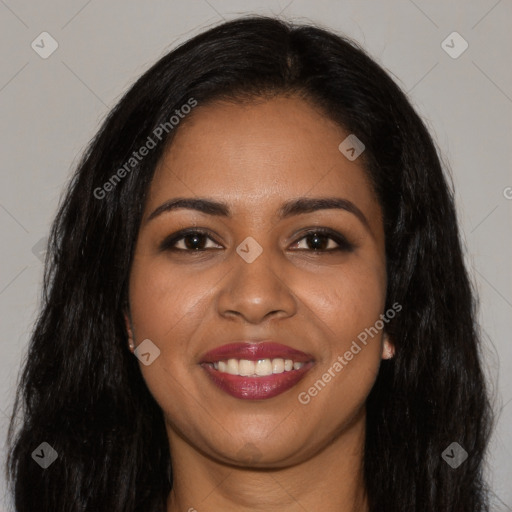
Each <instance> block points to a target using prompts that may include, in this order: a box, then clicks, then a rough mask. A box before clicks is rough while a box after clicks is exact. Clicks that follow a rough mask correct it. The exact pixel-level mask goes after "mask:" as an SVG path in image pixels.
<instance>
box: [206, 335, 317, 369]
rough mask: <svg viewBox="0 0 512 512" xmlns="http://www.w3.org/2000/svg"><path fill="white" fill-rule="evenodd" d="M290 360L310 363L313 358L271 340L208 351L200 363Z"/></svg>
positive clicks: (238, 343)
mask: <svg viewBox="0 0 512 512" xmlns="http://www.w3.org/2000/svg"><path fill="white" fill-rule="evenodd" d="M274 358H282V359H292V360H293V361H295V362H307V361H312V360H313V356H312V355H311V354H306V353H305V352H302V351H301V350H297V349H294V348H291V347H289V346H288V345H283V344H281V343H277V342H275V341H272V340H265V341H258V342H254V341H237V342H233V343H228V344H227V345H222V346H220V347H216V348H214V349H212V350H209V351H208V352H206V354H204V355H203V356H202V357H201V360H200V363H215V362H217V361H225V360H227V359H248V360H249V361H257V360H258V359H274Z"/></svg>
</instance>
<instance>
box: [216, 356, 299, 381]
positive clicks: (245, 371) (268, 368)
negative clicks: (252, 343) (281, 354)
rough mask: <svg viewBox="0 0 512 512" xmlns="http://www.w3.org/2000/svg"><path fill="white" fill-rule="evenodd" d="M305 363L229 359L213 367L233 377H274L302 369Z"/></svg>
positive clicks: (278, 359) (277, 360)
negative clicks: (274, 375)
mask: <svg viewBox="0 0 512 512" xmlns="http://www.w3.org/2000/svg"><path fill="white" fill-rule="evenodd" d="M303 366H304V363H299V362H296V361H293V360H291V359H281V358H276V359H259V360H258V361H249V360H248V359H228V360H227V361H217V362H215V363H213V367H214V368H215V369H216V370H218V371H219V372H223V373H229V374H231V375H241V376H242V377H254V376H260V377H261V376H265V375H272V374H273V373H283V372H289V371H291V370H298V369H299V368H302V367H303Z"/></svg>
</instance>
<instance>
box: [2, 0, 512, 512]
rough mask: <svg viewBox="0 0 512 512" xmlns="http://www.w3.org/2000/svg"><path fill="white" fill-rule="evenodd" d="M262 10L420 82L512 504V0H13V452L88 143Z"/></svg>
mask: <svg viewBox="0 0 512 512" xmlns="http://www.w3.org/2000/svg"><path fill="white" fill-rule="evenodd" d="M251 12H252V13H264V14H274V15H277V14H279V15H281V16H282V17H285V18H288V19H292V20H296V21H304V22H307V21H311V22H315V23H318V24H321V25H323V26H325V27H327V28H330V29H333V30H335V31H338V32H340V33H344V34H346V35H348V36H350V37H352V38H354V39H355V40H357V41H359V42H360V43H362V44H363V45H364V47H365V48H367V50H368V51H369V52H370V53H371V55H373V56H374V58H375V59H376V60H377V61H378V62H379V63H380V64H381V65H383V66H384V67H385V68H386V69H387V70H388V71H389V72H390V73H391V74H392V76H393V77H394V78H395V80H396V81H397V82H398V83H399V84H400V86H401V87H402V88H403V89H404V90H405V91H407V92H408V93H409V97H410V99H411V101H412V102H413V104H414V105H415V106H416V108H417V109H418V110H419V112H420V113H421V115H422V116H423V118H424V119H425V120H426V122H427V125H428V127H429V128H430V130H431V132H432V134H433V135H434V137H435V139H436V141H437V143H438V146H439V150H440V152H441V154H442V155H443V158H444V161H445V162H446V163H447V164H448V165H449V166H450V167H451V169H452V173H453V179H454V182H455V187H456V197H457V207H458V211H459V215H460V222H461V228H462V232H463V233H462V234H463V238H464V240H465V243H466V246H467V253H466V257H467V263H468V266H469V267H470V269H471V274H472V276H473V281H474V283H475V287H476V289H477V290H478V292H479V295H480V301H481V305H480V311H479V315H480V321H481V325H482V330H483V334H484V339H485V357H486V365H487V368H488V374H489V379H490V381H491V386H492V390H493V393H494V396H495V404H496V411H497V414H498V423H497V428H496V431H495V434H494V436H493V438H492V440H491V452H490V457H489V461H488V468H489V478H490V481H491V482H492V488H493V491H494V493H495V505H494V507H493V510H499V511H505V510H512V486H510V482H511V481H512V467H511V466H512V464H511V456H512V389H511V387H512V386H511V378H512V377H511V375H512V343H510V335H509V332H510V329H511V328H512V324H511V317H512V315H511V313H512V272H511V269H512V267H511V265H510V262H511V261H512V257H511V256H512V237H511V233H512V231H511V218H512V215H511V212H512V188H511V187H512V173H511V171H510V169H511V166H510V164H511V160H512V159H511V156H512V149H511V146H512V139H511V132H512V130H511V128H512V116H511V113H512V67H511V66H510V53H511V49H512V35H511V33H512V30H511V28H510V27H511V22H512V2H511V0H499V1H497V0H478V1H473V2H468V1H462V0H459V1H452V2H444V1H441V0H436V1H430V2H427V1H423V0H414V1H412V0H386V1H382V2H377V1H342V2H340V1H334V0H331V1H328V0H323V1H318V0H317V1H311V0H310V1H306V0H283V1H266V2H265V1H262V0H251V1H245V2H242V1H235V0H194V1H188V2H186V1H184V0H176V1H166V2H165V1H161V0H160V1H151V2H142V1H138V2H137V1H135V0H129V1H121V0H115V1H113V0H108V1H103V2H100V1H99V0H89V1H87V0H73V1H69V0H67V1H64V0H54V1H45V2H22V1H18V0H0V34H1V36H0V37H1V42H2V44H1V47H0V53H1V55H2V66H1V69H0V116H1V123H0V130H1V133H0V140H1V142H2V162H1V169H2V170H1V174H0V184H1V186H0V232H1V238H2V242H1V245H0V253H1V262H2V265H1V270H0V318H1V329H2V339H1V351H0V353H1V358H0V389H1V395H0V435H1V438H2V444H3V451H2V460H4V458H5V442H4V440H5V433H6V426H7V416H8V414H9V413H10V408H11V406H12V403H13V396H14V389H15V385H16V379H17V375H18V371H19V367H20V361H21V358H22V357H23V355H24V354H25V351H26V348H27V342H28V338H29V335H30V331H31V328H32V322H33V321H34V319H35V316H36V312H37V306H38V300H39V295H40V285H41V278H42V263H41V261H40V251H38V247H40V246H41V245H44V240H43V242H41V240H42V239H44V237H45V236H46V235H47V233H48V229H49V225H50V222H51V220H52V218H53V216H54V214H55V211H56V206H57V202H58V199H59V197H60V194H61V193H62V191H63V188H64V186H65V184H66V182H67V180H68V179H69V177H70V173H71V170H72V169H73V167H74V166H75V165H76V163H77V161H78V157H79V155H80V153H81V152H82V151H83V149H84V148H85V145H86V144H87V142H88V141H89V139H90V138H91V137H92V136H93V134H94V133H95V132H96V130H97V129H98V127H99V124H100V122H101V121H102V120H103V119H104V117H105V116H106V114H107V112H108V111H109V109H110V108H111V107H113V105H114V104H115V103H116V102H117V100H118V99H119V98H120V96H121V94H122V93H123V92H124V91H125V90H126V89H127V88H128V87H129V86H130V84H131V83H132V82H133V81H134V80H135V79H136V78H137V77H138V76H140V74H142V73H143V72H144V71H145V70H146V69H147V68H148V67H149V66H150V65H151V64H152V63H153V62H155V61H156V60H157V59H158V58H159V57H160V56H162V55H163V54H164V53H166V52H167V51H168V50H169V49H171V48H172V47H174V46H175V45H176V44H177V43H179V42H182V41H184V40H186V39H188V38H189V37H191V36H192V35H195V34H196V33H198V32H200V31H202V30H203V29H205V28H207V27H210V26H213V25H215V24H217V23H218V22H220V21H222V19H231V18H233V17H236V16H237V15H240V14H248V13H251ZM44 31H46V32H48V33H50V34H51V36H52V37H53V38H54V39H55V40H56V41H57V42H58V45H59V46H58V49H57V50H56V51H55V52H54V53H53V54H52V55H51V56H50V57H48V58H47V59H43V58H41V57H40V56H39V55H38V54H37V53H36V52H35V51H34V50H33V49H32V47H31V43H32V41H34V40H36V42H37V41H40V39H39V38H38V36H39V35H40V34H41V33H42V32H44ZM453 31H457V32H458V33H459V34H460V35H461V36H462V37H463V38H464V39H465V40H466V41H467V43H468V45H469V47H468V48H467V50H466V51H465V52H464V53H462V54H461V55H460V56H459V57H458V58H452V57H451V56H450V55H448V53H446V52H445V50H444V49H443V48H442V46H441V43H442V41H443V40H445V39H446V38H447V36H448V35H449V34H451V33H452V32H453ZM39 44H41V43H39ZM448 44H450V45H451V46H454V50H458V49H459V48H461V46H460V44H459V42H456V41H455V42H454V43H451V42H450V39H448ZM46 48H48V46H47V45H46ZM452 51H453V50H452ZM507 55H508V57H507ZM507 196H508V198H507ZM38 244H39V245H38ZM34 246H35V249H34ZM461 421H464V418H461ZM39 442H40V440H34V448H35V447H36V446H37V445H38V444H39ZM470 456H471V454H470ZM4 491H5V483H4V481H3V480H2V481H1V482H0V492H1V493H2V495H4V494H5V492H4ZM2 507H3V508H2ZM1 510H9V505H8V500H7V499H4V501H3V504H2V503H0V511H1Z"/></svg>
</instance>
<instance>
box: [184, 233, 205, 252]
mask: <svg viewBox="0 0 512 512" xmlns="http://www.w3.org/2000/svg"><path fill="white" fill-rule="evenodd" d="M202 236H203V235H187V236H186V237H185V245H186V247H187V249H196V250H199V249H200V247H197V246H196V245H197V244H199V245H200V246H202V244H201V243H200V242H199V241H200V239H201V238H202ZM191 239H192V240H193V242H191V243H189V241H190V240H191Z"/></svg>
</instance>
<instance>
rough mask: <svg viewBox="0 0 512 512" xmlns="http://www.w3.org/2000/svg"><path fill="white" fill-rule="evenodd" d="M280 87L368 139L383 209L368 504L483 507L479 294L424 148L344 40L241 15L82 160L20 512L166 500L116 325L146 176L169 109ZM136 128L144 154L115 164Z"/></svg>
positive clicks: (24, 398) (45, 309) (18, 450)
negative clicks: (454, 446)
mask: <svg viewBox="0 0 512 512" xmlns="http://www.w3.org/2000/svg"><path fill="white" fill-rule="evenodd" d="M289 93H294V94H299V95H301V96H302V97H304V98H306V99H307V100H309V101H311V102H312V103H314V104H315V105H316V106H317V107H318V108H320V109H322V111H323V112H324V113H325V115H326V116H329V117H330V118H332V119H334V120H335V121H336V122H338V123H339V124H340V125H341V126H342V127H344V128H345V129H346V130H347V131H348V132H350V133H353V134H355V135H356V136H357V137H358V138H359V139H360V140H361V141H363V143H364V144H365V146H366V150H365V157H366V159H365V162H366V164H365V167H366V171H367V172H368V176H369V177H370V178H371V182H372V184H373V187H374V189H375V192H376V194H377V197H378V199H379V201H380V204H381V206H382V209H383V212H384V225H385V237H386V257H387V272H388V289H387V299H386V300H387V302H386V310H387V309H388V308H389V307H390V306H391V305H392V304H394V303H399V304H401V305H402V306H403V309H402V311H401V312H400V315H397V317H396V318H395V319H394V320H393V321H392V322H390V323H389V329H388V330H389V332H390V335H392V339H393V341H394V343H395V347H396V354H395V357H394V358H393V359H391V360H388V361H384V362H383V363H382V365H381V368H380V371H379V375H378V377H377V381H376V383H375V386H374V388H373V389H372V391H371V394H370V396H369V397H368V400H367V436H366V447H365V454H364V468H365V479H366V487H367V491H368V497H369V503H370V510H371V511H378V512H396V511H397V510H407V511H416V512H432V511H433V510H435V511H436V512H470V511H471V512H477V511H478V512H480V511H484V510H488V504H487V497H486V496H487V495H486V487H485V485H484V480H483V476H482V468H483V461H484V454H485V449H486V446H487V440H488V436H489V433H490V428H491V408H490V405H489V400H488V394H487V391H486V385H485V379H484V376H483V372H482V368H481V363H480V353H479V351H480V346H479V335H478V331H477V326H476V323H475V298H474V293H473V290H472V287H471V283H470V281H469V279H468V275H467V272H466V269H465V266H464V262H463V255H462V251H461V242H460V240H459V233H458V228H457V219H456V212H455V208H454V199H453V191H452V186H451V184H450V182H449V181H447V178H446V177H445V176H444V174H443V170H442V167H441V165H440V161H439V158H438V156H437V152H436V148H435V146H434V144H433V141H432V139H431V137H430V135H429V133H428V131H427V129H426V128H425V126H424V124H423V122H422V121H421V119H420V118H419V116H418V115H417V114H416V113H415V111H414V109H413V108H412V106H411V105H410V103H409V101H408V100H407V99H406V97H405V95H404V94H403V93H402V91H401V90H400V89H399V87H398V86H397V85H396V84H395V83H394V82H393V80H392V79H391V78H390V77H389V76H388V74H387V73H386V72H385V71H384V70H383V69H382V68H381V67H380V66H379V65H377V64H376V63H375V62H374V61H373V60H372V59H371V58H370V57H368V56H367V55H366V53H365V52H364V51H363V50H362V49H361V48H360V47H358V45H357V44H355V43H354V42H352V41H350V40H347V39H345V38H342V37H339V36H337V35H335V34H333V33H331V32H329V31H326V30H323V29H320V28H317V27H313V26H308V25H303V26H301V25H292V24H291V23H285V22H282V21H279V20H276V19H273V18H266V17H254V16H253V17H249V18H240V19H238V20H235V21H231V22H227V23H223V24H222V25H219V26H217V27H215V28H213V29H210V30H208V31H206V32H203V33H202V34H200V35H198V36H196V37H194V38H193V39H191V40H189V41H188V42H186V43H185V44H183V45H181V46H180V47H179V48H177V49H176V50H174V51H172V52H170V53H168V54H167V55H165V56H164V57H163V58H161V59H160V60H159V61H158V62H157V63H156V64H155V65H153V66H152V67H151V68H150V69H149V70H148V71H147V72H146V73H145V74H144V75H143V76H142V77H141V78H140V79H139V80H138V81H137V82H136V83H135V85H133V86H132V87H131V88H130V90H129V91H128V92H127V93H126V94H125V95H124V97H123V98H122V99H121V100H120V101H119V103H118V104H117V105H116V106H115V107H114V108H113V109H112V111H111V112H110V114H109V116H108V118H107V119H106V120H105V122H104V123H103V126H102V127H101V129H100V130H99V132H98V134H97V135H96V137H95V138H94V140H93V141H92V142H91V144H90V146H89V147H88V149H87V151H86V152H85V154H84V156H83V157H82V160H81V162H80V163H79V165H78V168H77V170H76V172H75V174H74V176H73V179H72V181H71V183H70V185H69V187H68V190H67V193H66V194H65V196H64V197H63V200H62V202H61V205H60V208H59V211H58V214H57V217H56V219H55V221H54V224H53V226H52V229H51V233H50V241H49V247H48V252H47V257H46V265H45V278H44V286H43V296H42V309H41V313H40V315H39V318H38V320H37V323H36V325H35V328H34V330H33V334H32V337H31V341H30V346H29V351H28V354H27V358H26V362H25V364H24V368H23V372H22V375H21V380H20V385H19V389H18V394H17V399H16V404H15V409H14V413H13V418H12V420H11V425H10V429H9V440H10V446H11V450H10V456H9V461H8V473H9V477H10V481H11V485H12V489H13V493H14V498H15V504H16V508H17V511H18V512H29V511H30V512H33V511H34V510H38V511H40V512H46V511H48V512H70V511H108V512H132V511H141V512H142V511H144V512H148V511H163V510H165V502H166V498H167V496H168V493H169V492H170V489H171V487H172V471H171V467H170V454H169V448H168V440H167V436H166V431H165V427H164V419H163V415H162V412H161V410H160V408H159V406H158V404H157V403H156V402H155V400H154V399H153V397H152V396H151V394H150V393H149V391H148V389H147V387H146V385H145V382H144V380H143V378H142V375H141V372H140V370H139V366H138V362H137V360H136V358H135V357H133V355H132V354H130V352H129V351H128V350H127V334H126V330H125V323H124V318H123V312H124V308H125V306H126V301H127V285H128V275H129V269H130V264H131V259H132V255H133V251H134V246H135V241H136V236H137V230H138V226H139V222H140V219H141V214H142V211H143V206H144V201H145V197H146V193H147V190H148V185H149V183H150V181H151V179H152V176H153V172H154V170H155V167H156V164H157V162H158V161H159V159H160V157H161V155H162V152H163V150H164V147H165V145H166V144H169V143H171V142H172V137H173V133H174V132H175V131H176V130H177V129H179V125H177V126H175V127H173V126H171V123H169V118H170V116H172V115H173V114H175V113H176V111H177V110H178V111H180V112H183V110H180V109H182V107H183V105H185V104H187V103H188V104H189V105H190V104H191V100H192V101H195V102H197V104H199V105H201V104H205V103H206V102H208V101H211V100H214V99H219V98H224V99H231V100H233V101H243V100H250V99H251V98H255V97H258V96H262V95H273V94H289ZM163 123H167V125H165V126H166V127H167V129H166V130H164V131H163V132H162V129H161V128H160V131H158V128H159V127H162V126H164V125H163ZM160 132H162V133H163V136H162V137H161V138H162V141H161V142H160V141H159V140H158V141H157V140H155V133H160ZM148 137H151V138H152V139H153V141H154V142H158V143H157V144H156V147H154V148H153V149H151V151H149V153H148V155H147V156H145V158H143V159H140V161H139V160H137V161H136V162H135V163H134V162H133V161H131V164H130V166H129V167H127V166H126V164H127V162H129V161H130V158H133V151H134V150H137V149H138V148H140V147H142V146H143V145H147V141H148ZM123 166H124V167H123ZM122 168H124V169H125V171H126V172H125V173H122V172H121V173H119V169H122ZM120 174H121V175H122V176H120ZM114 175H117V177H118V178H120V179H114V180H113V178H112V177H113V176H114ZM107 182H108V183H110V186H106V185H105V184H106V183H107ZM18 412H22V413H23V420H22V422H21V424H18V422H17V421H16V414H17V413H18ZM42 442H47V443H48V444H50V445H51V446H52V447H53V448H54V449H55V451H56V452H57V454H58V459H57V460H56V461H55V462H54V463H53V464H52V465H51V466H49V467H48V468H47V469H44V470H43V469H41V467H40V466H39V465H38V464H36V463H35V462H34V460H32V457H31V454H32V452H33V451H34V450H35V449H36V448H37V447H38V445H39V444H40V443H42ZM452 442H457V443H459V444H460V445H461V446H462V447H463V448H464V449H465V450H466V452H467V453H468V454H469V457H468V458H467V460H466V461H465V462H463V463H462V464H461V465H460V466H459V467H458V468H456V469H454V468H452V467H451V466H450V465H449V464H448V463H447V462H446V461H445V460H443V458H442V453H443V451H444V450H445V449H446V448H447V447H448V446H449V445H450V444H451V443H452Z"/></svg>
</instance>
